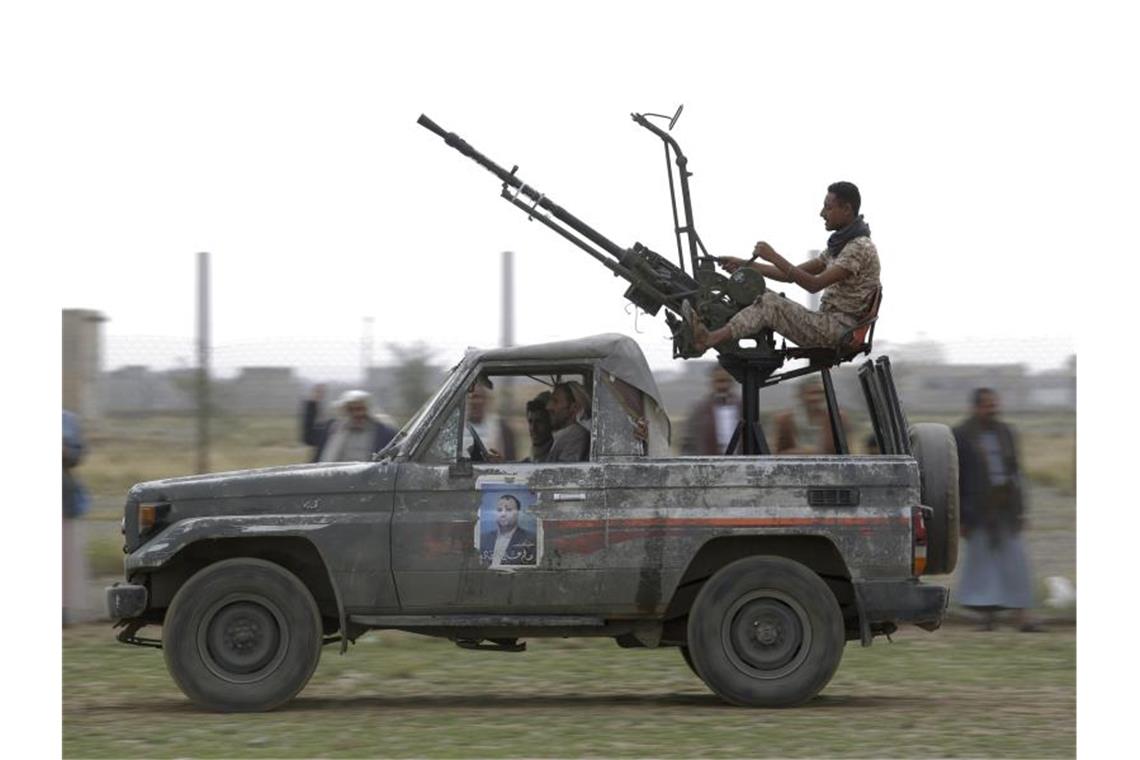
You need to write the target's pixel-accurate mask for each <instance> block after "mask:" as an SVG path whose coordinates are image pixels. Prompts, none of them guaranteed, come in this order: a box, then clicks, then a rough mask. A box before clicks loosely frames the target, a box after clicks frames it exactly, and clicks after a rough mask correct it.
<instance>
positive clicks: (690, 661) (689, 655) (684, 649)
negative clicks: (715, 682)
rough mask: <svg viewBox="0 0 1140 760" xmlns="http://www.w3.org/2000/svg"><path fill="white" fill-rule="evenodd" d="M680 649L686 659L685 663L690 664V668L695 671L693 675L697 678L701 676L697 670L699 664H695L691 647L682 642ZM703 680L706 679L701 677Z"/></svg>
mask: <svg viewBox="0 0 1140 760" xmlns="http://www.w3.org/2000/svg"><path fill="white" fill-rule="evenodd" d="M680 650H681V658H682V659H683V660H684V661H685V664H686V665H688V666H689V670H691V671H693V675H695V676H696V677H697V678H701V674H700V673H698V672H697V666H696V665H694V664H693V654H692V652H690V651H689V647H688V646H687V645H686V644H682V645H681V646H680ZM701 680H702V681H703V680H704V679H703V678H701Z"/></svg>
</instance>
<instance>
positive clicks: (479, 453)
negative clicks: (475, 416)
mask: <svg viewBox="0 0 1140 760" xmlns="http://www.w3.org/2000/svg"><path fill="white" fill-rule="evenodd" d="M467 432H468V433H470V434H471V440H472V443H471V445H470V446H468V447H467V453H468V454H470V455H471V461H472V462H489V461H491V452H489V451H487V446H486V445H485V444H484V443H483V439H482V438H480V437H479V434H478V433H476V432H475V426H474V425H472V424H471V423H470V422H468V423H467Z"/></svg>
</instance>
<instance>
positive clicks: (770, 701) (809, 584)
mask: <svg viewBox="0 0 1140 760" xmlns="http://www.w3.org/2000/svg"><path fill="white" fill-rule="evenodd" d="M688 634H689V653H690V655H691V657H692V660H693V664H694V666H695V668H694V669H695V670H696V671H697V673H698V675H700V677H701V680H703V681H704V682H705V683H706V684H708V686H709V688H710V689H712V690H713V691H714V692H716V693H717V694H718V695H719V696H720V697H721V698H722V699H724V700H726V701H728V702H731V703H732V704H736V705H742V706H747V707H792V706H794V705H798V704H802V703H803V702H806V701H807V700H809V699H811V698H812V697H814V696H815V695H816V694H818V693H819V692H820V690H822V689H823V687H824V686H826V685H827V682H828V681H830V680H831V677H832V676H833V675H834V674H835V670H836V669H837V668H838V667H839V660H840V659H841V658H842V656H843V645H844V643H845V636H844V629H843V614H842V612H841V611H840V609H839V603H838V602H837V601H836V599H835V595H834V594H832V593H831V590H830V589H829V588H828V587H827V584H825V583H824V582H823V580H821V579H820V577H819V576H818V575H816V574H815V573H814V572H812V571H811V570H809V569H808V568H806V567H804V566H803V565H801V564H800V563H798V562H793V561H792V560H789V559H785V558H783V557H747V558H745V559H741V560H737V561H736V562H733V563H732V564H729V565H726V566H725V567H723V568H721V569H720V571H718V572H717V573H716V575H714V576H713V577H712V578H711V579H710V580H709V581H708V582H707V583H706V584H705V585H704V587H703V588H702V589H701V591H700V593H699V594H698V595H697V598H696V600H695V601H694V603H693V608H692V610H691V611H690V613H689V630H688Z"/></svg>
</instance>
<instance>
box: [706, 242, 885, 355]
mask: <svg viewBox="0 0 1140 760" xmlns="http://www.w3.org/2000/svg"><path fill="white" fill-rule="evenodd" d="M819 258H820V259H821V260H822V261H823V263H824V265H825V266H832V265H834V266H840V267H843V268H844V269H846V270H847V271H848V272H850V273H851V274H850V275H848V276H847V277H846V278H844V279H843V280H842V281H840V282H837V283H835V284H834V285H831V286H830V287H828V288H826V289H824V291H823V296H822V297H821V298H820V303H819V311H812V310H811V309H808V308H806V307H804V306H800V305H799V304H798V303H796V302H795V301H789V300H788V299H787V298H784V297H783V296H781V295H780V294H778V293H773V292H772V291H770V290H765V291H764V292H763V293H762V294H761V295H760V297H759V298H757V299H756V300H755V301H754V302H753V303H752V305H751V306H746V307H745V308H743V309H741V310H740V311H738V312H737V313H736V314H735V315H733V317H732V319H730V320H729V321H728V327H729V330H730V331H731V332H732V337H733V338H735V339H738V340H739V339H740V338H745V337H748V336H750V335H755V334H756V333H758V332H760V331H761V330H763V329H765V328H768V329H772V330H775V331H776V332H778V333H779V334H780V335H783V336H784V337H785V338H787V339H788V340H790V341H792V342H793V343H795V344H796V345H798V346H834V345H835V344H836V343H837V342H838V341H839V338H840V337H841V336H842V335H843V333H844V332H846V331H847V330H849V329H851V327H852V326H853V325H855V324H856V323H858V322H859V320H861V319H863V317H864V316H866V314H867V310H868V309H869V308H870V307H871V298H872V297H873V295H874V293H875V290H876V289H877V288H878V287H879V254H878V251H876V250H875V244H874V243H872V242H871V238H869V237H859V238H855V239H854V240H852V241H851V242H849V243H848V244H847V245H845V246H843V250H841V251H840V252H839V255H838V256H836V257H834V258H832V257H831V256H830V255H829V254H828V253H827V252H826V251H824V252H823V253H821V254H820V256H819Z"/></svg>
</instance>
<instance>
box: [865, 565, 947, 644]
mask: <svg viewBox="0 0 1140 760" xmlns="http://www.w3.org/2000/svg"><path fill="white" fill-rule="evenodd" d="M854 585H855V598H856V599H857V600H858V603H859V612H860V617H861V618H862V619H863V622H864V624H865V625H869V626H871V627H872V628H874V627H876V626H878V625H880V624H883V623H913V624H914V625H917V626H918V627H920V628H925V629H926V630H928V631H933V630H935V629H937V628H938V627H939V626H941V625H942V618H943V616H945V614H946V606H947V605H948V604H949V602H950V590H949V589H947V588H946V587H945V586H934V585H929V584H925V583H920V582H919V581H917V580H915V579H913V578H905V579H901V580H889V581H855V584H854Z"/></svg>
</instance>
